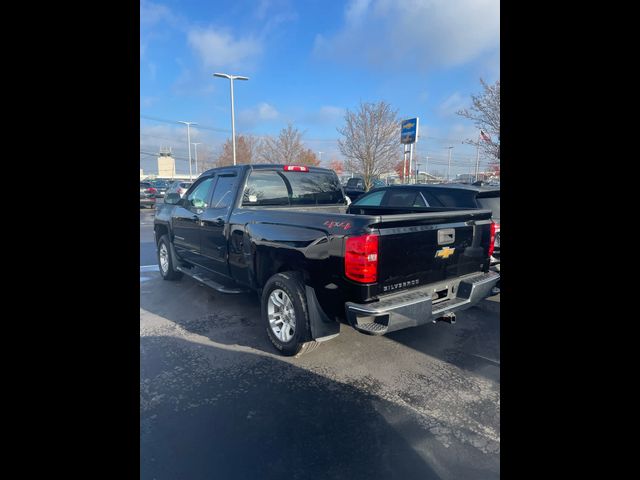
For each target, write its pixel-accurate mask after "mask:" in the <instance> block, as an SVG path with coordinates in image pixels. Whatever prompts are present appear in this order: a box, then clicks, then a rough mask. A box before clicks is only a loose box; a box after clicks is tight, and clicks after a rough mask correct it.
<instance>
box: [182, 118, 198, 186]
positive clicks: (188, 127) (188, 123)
mask: <svg viewBox="0 0 640 480" xmlns="http://www.w3.org/2000/svg"><path fill="white" fill-rule="evenodd" d="M178 123H184V124H185V125H186V126H187V148H188V149H189V180H193V174H192V173H191V128H190V127H191V125H197V123H196V122H183V121H180V122H178Z"/></svg>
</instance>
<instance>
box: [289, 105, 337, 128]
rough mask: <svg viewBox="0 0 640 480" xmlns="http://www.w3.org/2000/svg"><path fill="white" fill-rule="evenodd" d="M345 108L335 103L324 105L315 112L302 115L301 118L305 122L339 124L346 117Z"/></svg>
mask: <svg viewBox="0 0 640 480" xmlns="http://www.w3.org/2000/svg"><path fill="white" fill-rule="evenodd" d="M344 113H345V109H344V108H342V107H335V106H333V105H324V106H322V107H320V109H319V110H317V111H315V112H310V113H306V114H304V115H302V116H301V117H300V118H301V119H302V121H303V122H304V123H307V124H311V125H337V124H338V123H340V122H342V120H343V118H344Z"/></svg>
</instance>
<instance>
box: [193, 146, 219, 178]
mask: <svg viewBox="0 0 640 480" xmlns="http://www.w3.org/2000/svg"><path fill="white" fill-rule="evenodd" d="M194 163H195V159H194ZM215 167H216V155H214V154H213V151H212V150H211V147H210V146H209V145H207V144H204V143H203V144H202V145H198V166H197V171H198V172H204V171H206V170H209V169H210V168H215Z"/></svg>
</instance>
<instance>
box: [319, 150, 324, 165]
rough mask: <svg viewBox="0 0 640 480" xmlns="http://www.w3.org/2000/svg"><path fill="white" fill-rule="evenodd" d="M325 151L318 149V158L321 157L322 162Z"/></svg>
mask: <svg viewBox="0 0 640 480" xmlns="http://www.w3.org/2000/svg"><path fill="white" fill-rule="evenodd" d="M323 153H324V152H321V151H320V150H318V158H319V161H320V162H322V154H323Z"/></svg>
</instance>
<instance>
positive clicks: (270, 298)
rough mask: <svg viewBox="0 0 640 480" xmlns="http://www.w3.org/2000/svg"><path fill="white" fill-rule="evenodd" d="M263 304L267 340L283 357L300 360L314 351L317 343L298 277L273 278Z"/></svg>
mask: <svg viewBox="0 0 640 480" xmlns="http://www.w3.org/2000/svg"><path fill="white" fill-rule="evenodd" d="M260 303H261V307H262V312H261V315H262V322H263V324H264V327H265V329H266V330H267V336H268V337H269V340H270V341H271V343H272V344H273V346H274V347H276V349H278V351H279V352H280V353H281V354H282V355H285V356H288V357H290V356H294V355H295V356H298V357H299V356H300V355H303V354H305V353H307V352H310V351H312V350H315V348H316V347H317V346H318V342H316V341H314V340H313V339H312V338H311V329H310V328H309V310H308V307H307V297H306V294H305V290H304V284H303V283H302V278H301V276H300V274H299V273H297V272H284V273H277V274H275V275H273V276H272V277H271V278H270V279H269V280H267V283H266V284H265V286H264V289H263V291H262V299H261V302H260ZM270 315H271V316H272V320H270ZM292 320H293V321H292ZM272 322H273V324H272ZM283 330H284V331H283Z"/></svg>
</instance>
